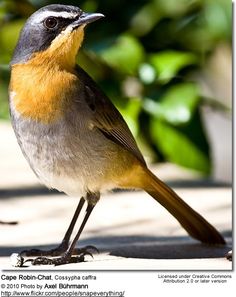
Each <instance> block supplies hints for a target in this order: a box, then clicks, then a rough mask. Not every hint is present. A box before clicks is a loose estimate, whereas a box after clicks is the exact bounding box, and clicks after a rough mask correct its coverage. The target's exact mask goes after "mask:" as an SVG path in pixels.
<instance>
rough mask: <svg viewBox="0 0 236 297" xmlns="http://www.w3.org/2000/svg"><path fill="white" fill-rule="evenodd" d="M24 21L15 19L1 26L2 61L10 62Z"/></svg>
mask: <svg viewBox="0 0 236 297" xmlns="http://www.w3.org/2000/svg"><path fill="white" fill-rule="evenodd" d="M24 22H25V21H24V20H15V21H12V22H9V23H6V24H5V25H4V26H2V27H1V28H0V50H1V56H0V63H8V62H9V60H10V58H11V55H12V52H13V50H14V48H15V46H16V42H17V40H18V38H19V33H20V30H21V28H22V26H23V24H24Z"/></svg>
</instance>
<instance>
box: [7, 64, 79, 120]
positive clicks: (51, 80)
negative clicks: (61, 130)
mask: <svg viewBox="0 0 236 297" xmlns="http://www.w3.org/2000/svg"><path fill="white" fill-rule="evenodd" d="M41 61H42V60H41ZM45 63H47V61H42V63H40V64H39V63H37V61H36V60H31V62H28V63H26V64H18V65H13V66H12V72H11V82H10V91H12V92H14V93H15V96H14V98H13V102H12V103H13V105H14V107H15V109H16V111H17V112H19V113H20V114H21V115H22V116H24V117H26V118H30V119H33V120H36V121H40V122H43V123H50V122H53V121H55V120H57V119H59V118H60V117H61V116H62V115H63V113H64V112H65V109H66V106H68V104H69V102H70V94H71V93H74V89H75V88H76V85H77V79H78V78H77V77H76V75H75V74H73V72H72V71H68V70H66V69H60V67H59V66H55V65H53V64H52V63H49V64H48V65H45Z"/></svg>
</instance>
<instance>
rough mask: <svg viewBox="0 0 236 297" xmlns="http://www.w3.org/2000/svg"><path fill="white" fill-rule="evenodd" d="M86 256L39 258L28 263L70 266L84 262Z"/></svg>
mask: <svg viewBox="0 0 236 297" xmlns="http://www.w3.org/2000/svg"><path fill="white" fill-rule="evenodd" d="M84 257H85V255H84V254H81V255H80V256H67V255H63V256H61V257H56V258H47V257H38V258H35V259H29V260H26V261H30V262H31V265H55V266H58V265H63V264H69V263H79V262H84Z"/></svg>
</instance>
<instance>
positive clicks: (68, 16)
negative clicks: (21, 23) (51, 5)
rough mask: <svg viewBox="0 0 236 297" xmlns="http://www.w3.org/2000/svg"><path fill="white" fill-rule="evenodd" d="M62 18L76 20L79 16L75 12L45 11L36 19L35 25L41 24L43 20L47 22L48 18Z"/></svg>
mask: <svg viewBox="0 0 236 297" xmlns="http://www.w3.org/2000/svg"><path fill="white" fill-rule="evenodd" d="M50 16H52V17H61V18H65V19H74V18H75V17H77V16H78V13H75V12H66V11H61V12H59V11H58V12H57V11H43V12H41V14H40V15H39V16H37V18H35V19H34V23H37V24H38V23H41V22H42V21H43V20H45V19H46V18H47V17H50Z"/></svg>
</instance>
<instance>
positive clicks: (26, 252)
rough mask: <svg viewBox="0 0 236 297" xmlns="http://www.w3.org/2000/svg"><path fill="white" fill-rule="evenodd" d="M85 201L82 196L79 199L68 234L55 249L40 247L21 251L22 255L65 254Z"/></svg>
mask: <svg viewBox="0 0 236 297" xmlns="http://www.w3.org/2000/svg"><path fill="white" fill-rule="evenodd" d="M84 202H85V199H84V198H83V197H82V198H81V199H80V201H79V204H78V206H77V208H76V211H75V213H74V216H73V218H72V220H71V222H70V225H69V228H68V229H67V231H66V234H65V236H64V238H63V240H62V242H61V244H60V245H59V246H57V247H56V248H54V249H51V250H47V251H43V250H39V249H31V250H24V251H22V252H21V253H20V255H21V256H26V257H39V256H51V257H55V256H59V255H61V254H63V253H64V252H65V251H66V250H67V249H68V247H69V241H70V237H71V234H72V232H73V229H74V226H75V224H76V221H77V219H78V217H79V214H80V212H81V210H82V208H83V205H84ZM76 252H79V251H76Z"/></svg>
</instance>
